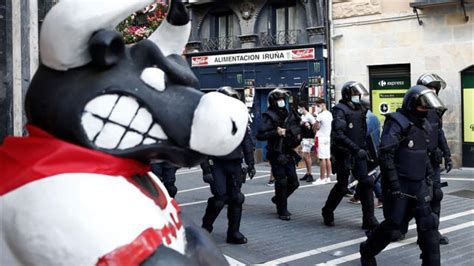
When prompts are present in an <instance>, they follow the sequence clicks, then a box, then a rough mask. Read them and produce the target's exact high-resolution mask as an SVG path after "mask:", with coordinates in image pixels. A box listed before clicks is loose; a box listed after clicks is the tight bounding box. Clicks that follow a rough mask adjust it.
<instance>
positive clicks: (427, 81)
mask: <svg viewBox="0 0 474 266" xmlns="http://www.w3.org/2000/svg"><path fill="white" fill-rule="evenodd" d="M420 80H421V84H422V85H425V86H426V87H430V88H434V89H436V90H437V91H439V90H443V89H444V88H446V82H445V81H444V80H443V79H442V78H441V77H440V76H438V75H436V74H429V75H424V76H422V77H421V78H420Z"/></svg>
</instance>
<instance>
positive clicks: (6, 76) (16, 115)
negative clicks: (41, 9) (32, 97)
mask: <svg viewBox="0 0 474 266" xmlns="http://www.w3.org/2000/svg"><path fill="white" fill-rule="evenodd" d="M37 3H38V2H37V0H25V1H9V0H0V36H1V38H0V77H1V80H2V82H1V83H0V142H2V141H3V139H4V137H5V136H7V135H22V134H23V126H24V124H25V122H26V119H25V116H24V110H23V101H24V98H25V97H24V96H25V93H26V90H27V88H28V86H29V83H30V80H31V77H32V76H33V74H34V72H35V71H36V68H37V66H38V8H37Z"/></svg>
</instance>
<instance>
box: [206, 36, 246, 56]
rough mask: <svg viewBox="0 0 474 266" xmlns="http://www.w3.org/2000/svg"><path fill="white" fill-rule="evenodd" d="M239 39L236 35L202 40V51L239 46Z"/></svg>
mask: <svg viewBox="0 0 474 266" xmlns="http://www.w3.org/2000/svg"><path fill="white" fill-rule="evenodd" d="M238 44H239V41H238V39H237V37H236V36H229V37H220V38H209V39H203V40H202V44H201V45H202V46H201V47H202V51H206V52H209V51H218V50H224V49H233V48H238Z"/></svg>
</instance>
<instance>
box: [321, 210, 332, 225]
mask: <svg viewBox="0 0 474 266" xmlns="http://www.w3.org/2000/svg"><path fill="white" fill-rule="evenodd" d="M321 214H322V216H323V220H324V224H325V225H326V226H334V213H333V212H332V211H328V210H326V209H325V208H323V209H322V213H321Z"/></svg>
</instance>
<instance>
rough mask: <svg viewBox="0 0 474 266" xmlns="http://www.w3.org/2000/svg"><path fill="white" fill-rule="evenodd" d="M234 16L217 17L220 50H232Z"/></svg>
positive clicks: (216, 31)
mask: <svg viewBox="0 0 474 266" xmlns="http://www.w3.org/2000/svg"><path fill="white" fill-rule="evenodd" d="M233 22H234V16H233V15H232V14H222V15H217V16H216V23H215V33H216V36H215V37H216V38H217V46H218V49H219V50H220V49H228V48H232V38H233V36H234V23H233Z"/></svg>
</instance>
